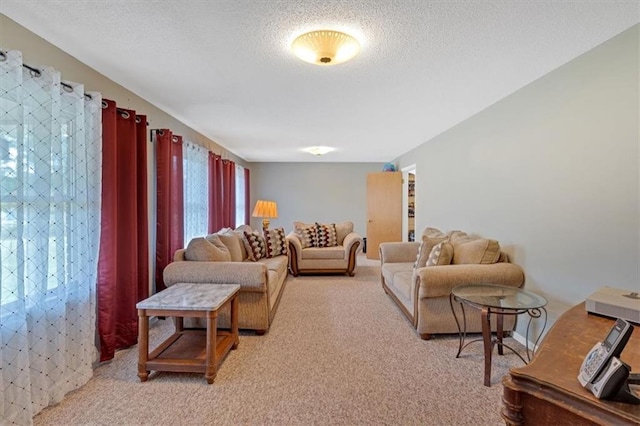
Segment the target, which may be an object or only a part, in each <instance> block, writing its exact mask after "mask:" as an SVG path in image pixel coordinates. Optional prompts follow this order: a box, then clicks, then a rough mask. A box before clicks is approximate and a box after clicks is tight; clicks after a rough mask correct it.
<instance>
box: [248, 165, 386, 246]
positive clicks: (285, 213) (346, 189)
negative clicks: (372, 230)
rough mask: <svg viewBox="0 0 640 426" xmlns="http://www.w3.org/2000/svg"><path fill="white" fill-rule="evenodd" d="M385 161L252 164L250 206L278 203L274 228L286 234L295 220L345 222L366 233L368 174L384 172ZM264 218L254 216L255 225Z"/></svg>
mask: <svg viewBox="0 0 640 426" xmlns="http://www.w3.org/2000/svg"><path fill="white" fill-rule="evenodd" d="M383 165H384V163H250V165H249V168H250V169H251V209H252V210H253V206H254V205H255V203H256V200H258V199H262V200H265V199H266V200H273V201H276V202H277V203H278V218H277V219H272V220H271V227H272V228H273V227H280V226H281V227H283V228H284V229H285V231H287V233H288V232H289V231H291V230H292V229H293V222H294V221H301V222H324V223H333V222H343V221H346V220H350V221H352V222H353V223H354V230H355V231H356V232H358V233H359V234H360V235H362V236H363V237H365V236H366V235H367V234H366V232H367V226H366V225H367V224H366V216H367V174H368V173H377V172H381V171H382V166H383ZM261 223H262V220H261V219H256V218H252V220H251V225H252V227H254V228H258V229H259V227H260V226H261Z"/></svg>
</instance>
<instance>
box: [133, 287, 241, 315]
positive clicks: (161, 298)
mask: <svg viewBox="0 0 640 426" xmlns="http://www.w3.org/2000/svg"><path fill="white" fill-rule="evenodd" d="M238 290H240V286H239V285H238V284H195V283H177V284H174V285H172V286H171V287H169V288H167V289H165V290H162V291H161V292H158V293H156V294H154V295H153V296H150V297H149V298H147V299H145V300H142V301H140V302H138V303H137V304H136V308H138V309H168V310H172V309H173V310H181V311H214V310H216V309H218V308H220V307H221V306H222V305H224V303H225V302H226V301H228V300H229V299H230V298H231V297H232V296H233V295H234V294H235V293H237V292H238Z"/></svg>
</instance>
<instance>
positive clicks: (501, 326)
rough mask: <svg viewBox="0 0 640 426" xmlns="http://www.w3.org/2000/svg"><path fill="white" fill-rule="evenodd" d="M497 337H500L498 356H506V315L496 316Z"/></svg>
mask: <svg viewBox="0 0 640 426" xmlns="http://www.w3.org/2000/svg"><path fill="white" fill-rule="evenodd" d="M496 317H497V321H496V335H497V337H498V355H504V348H503V347H502V339H503V338H504V315H502V314H500V313H498V314H496Z"/></svg>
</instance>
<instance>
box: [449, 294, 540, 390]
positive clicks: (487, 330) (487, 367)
mask: <svg viewBox="0 0 640 426" xmlns="http://www.w3.org/2000/svg"><path fill="white" fill-rule="evenodd" d="M454 302H459V303H460V307H461V309H462V318H463V320H462V323H463V325H462V327H461V326H460V321H459V320H458V316H457V315H456V311H455V309H454V308H453V303H454ZM449 303H450V305H451V312H453V316H454V318H455V320H456V324H457V326H458V332H459V336H460V342H459V346H458V353H457V354H456V358H459V357H460V353H461V352H462V350H463V349H464V348H465V347H467V346H468V345H469V344H471V343H474V342H478V341H482V342H483V344H484V385H485V386H491V353H492V352H493V345H494V344H497V345H498V354H499V355H503V347H505V348H507V349H509V350H510V351H511V352H513V353H515V354H516V355H517V356H518V357H519V358H520V359H521V360H522V361H523V362H524V363H525V364H526V363H527V360H528V361H531V354H530V351H529V330H530V328H531V321H532V320H533V319H534V318H540V317H541V316H542V315H543V314H544V325H543V326H542V329H541V330H540V333H539V334H538V337H537V339H536V341H535V343H534V348H535V347H537V346H538V342H539V340H540V338H541V337H542V333H543V331H544V328H545V327H546V325H547V311H546V309H545V306H546V304H547V300H546V299H545V298H544V297H542V296H539V295H537V294H535V293H532V292H530V291H525V290H522V289H520V288H517V287H509V286H503V285H497V284H465V285H460V286H457V287H455V288H453V289H452V290H451V294H450V296H449ZM465 305H467V306H471V307H473V308H476V309H479V310H480V312H481V318H482V339H475V340H472V341H470V342H467V343H466V344H465V340H466V336H467V317H466V314H465V310H464V307H465ZM524 313H526V314H528V315H529V323H528V324H527V334H526V342H525V349H526V355H527V360H525V359H524V357H523V356H522V355H520V353H518V352H517V351H516V350H514V349H513V348H511V347H509V346H507V345H506V344H504V343H503V341H502V340H503V337H504V327H503V324H504V315H521V314H524ZM491 314H495V315H496V338H495V339H492V337H491Z"/></svg>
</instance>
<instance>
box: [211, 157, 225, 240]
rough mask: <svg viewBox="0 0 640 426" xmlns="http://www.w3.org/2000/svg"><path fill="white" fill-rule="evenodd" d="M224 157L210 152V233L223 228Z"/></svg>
mask: <svg viewBox="0 0 640 426" xmlns="http://www.w3.org/2000/svg"><path fill="white" fill-rule="evenodd" d="M223 223H224V218H223V215H222V157H221V156H219V155H216V154H214V153H213V152H209V233H213V232H216V231H218V230H219V229H220V228H223V227H224V225H223Z"/></svg>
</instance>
